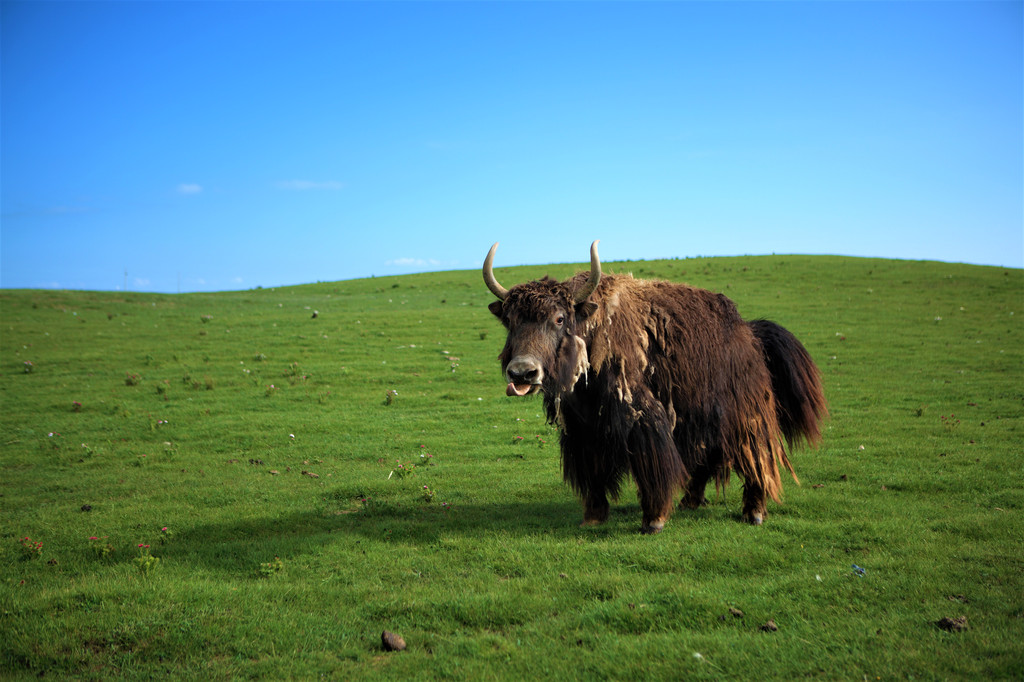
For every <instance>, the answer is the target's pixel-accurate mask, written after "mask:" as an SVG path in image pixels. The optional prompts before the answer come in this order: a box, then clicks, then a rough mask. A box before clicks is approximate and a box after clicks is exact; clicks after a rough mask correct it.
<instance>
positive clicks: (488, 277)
mask: <svg viewBox="0 0 1024 682" xmlns="http://www.w3.org/2000/svg"><path fill="white" fill-rule="evenodd" d="M497 250H498V242H494V246H492V247H491V250H490V251H488V252H487V258H484V284H486V285H487V288H488V289H490V290H491V293H492V294H494V295H495V296H497V297H498V298H499V299H500V300H502V301H504V300H505V297H507V296H508V289H506V288H505V287H503V286H501V285H500V284H498V280H496V279H495V278H494V267H493V266H494V252H495V251H497Z"/></svg>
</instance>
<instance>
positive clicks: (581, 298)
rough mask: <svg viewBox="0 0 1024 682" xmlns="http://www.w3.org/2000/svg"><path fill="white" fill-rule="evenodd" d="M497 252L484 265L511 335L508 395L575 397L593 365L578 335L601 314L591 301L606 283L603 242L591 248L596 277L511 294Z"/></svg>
mask: <svg viewBox="0 0 1024 682" xmlns="http://www.w3.org/2000/svg"><path fill="white" fill-rule="evenodd" d="M497 247H498V245H497V244H495V245H494V246H492V247H491V250H490V252H489V253H488V254H487V258H486V259H485V260H484V282H486V284H487V288H488V289H490V290H491V292H492V293H493V294H494V295H495V296H497V298H498V300H497V301H495V302H493V303H491V305H490V306H489V307H490V310H491V312H492V313H494V315H495V316H496V317H497V318H498V319H500V320H501V322H502V324H503V325H505V328H506V329H507V330H508V338H507V339H506V340H505V348H504V349H503V350H502V351H501V355H499V356H498V357H499V359H500V360H501V369H502V371H503V372H504V373H505V378H506V379H507V381H508V385H507V386H506V388H505V393H506V394H507V395H510V396H524V395H529V394H532V393H536V392H538V391H540V390H542V389H543V390H545V391H547V392H548V393H549V394H550V393H557V392H566V391H571V390H572V387H573V386H574V385H575V384H576V381H578V380H579V378H580V376H581V375H583V374H584V373H585V372H586V371H587V368H588V367H589V364H588V362H587V347H586V343H585V342H584V341H583V339H582V338H581V337H580V336H578V335H577V334H576V330H577V325H578V324H579V323H580V322H582V321H583V320H584V319H586V318H587V317H589V316H590V315H591V314H593V312H594V311H595V310H596V309H597V305H596V304H594V303H593V302H591V301H590V300H589V298H590V295H591V294H592V293H593V292H594V290H595V289H596V288H597V285H598V283H599V282H600V280H601V263H600V260H599V259H598V256H597V242H594V243H593V244H592V245H591V247H590V275H589V277H586V276H584V275H583V274H582V273H581V274H580V275H577V276H576V277H574V278H572V279H570V280H567V281H565V282H557V281H555V280H551V279H548V278H547V277H545V278H544V279H540V280H535V281H533V282H527V283H525V284H520V285H518V286H515V287H512V289H506V288H504V287H503V286H501V285H500V284H498V281H497V280H496V279H495V277H494V271H493V269H492V263H493V261H494V251H495V249H497Z"/></svg>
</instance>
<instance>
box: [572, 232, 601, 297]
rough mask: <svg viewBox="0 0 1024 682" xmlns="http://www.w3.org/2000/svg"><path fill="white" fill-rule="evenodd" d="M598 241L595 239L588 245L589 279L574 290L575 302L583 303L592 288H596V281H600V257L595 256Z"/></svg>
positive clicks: (592, 291) (592, 290) (591, 291)
mask: <svg viewBox="0 0 1024 682" xmlns="http://www.w3.org/2000/svg"><path fill="white" fill-rule="evenodd" d="M599 241H601V240H600V239H597V240H595V241H594V243H593V244H591V245H590V279H588V280H587V284H586V285H585V286H584V287H583V288H582V289H580V290H579V291H577V292H576V303H583V302H584V301H586V300H587V299H588V298H590V295H591V294H592V293H594V289H596V288H597V285H598V282H600V281H601V259H600V258H598V257H597V242H599Z"/></svg>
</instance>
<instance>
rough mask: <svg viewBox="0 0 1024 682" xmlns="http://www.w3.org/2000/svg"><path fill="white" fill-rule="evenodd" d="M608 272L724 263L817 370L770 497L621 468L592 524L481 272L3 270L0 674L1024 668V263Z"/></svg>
mask: <svg viewBox="0 0 1024 682" xmlns="http://www.w3.org/2000/svg"><path fill="white" fill-rule="evenodd" d="M580 267H582V266H571V265H561V266H549V267H543V268H541V267H532V268H509V269H499V270H498V277H499V278H500V279H501V280H502V281H503V282H504V283H506V284H511V283H514V282H516V281H522V280H525V279H528V278H532V277H536V276H540V275H543V274H551V275H552V276H558V277H562V276H565V275H568V274H570V273H571V272H573V271H575V270H576V269H578V268H580ZM605 269H606V271H615V272H625V271H631V272H633V273H634V274H635V275H636V276H638V277H659V278H665V279H672V280H680V281H688V282H690V283H691V284H695V285H698V286H704V287H707V288H709V289H712V290H717V291H722V292H724V293H726V294H727V295H729V296H730V297H732V298H733V299H734V300H735V301H736V302H737V304H738V306H739V308H740V310H741V312H742V313H743V314H744V316H745V317H748V318H753V317H768V318H770V319H773V320H775V321H777V322H779V323H781V324H783V325H784V326H786V327H788V328H789V329H791V330H792V331H793V332H794V333H795V334H796V335H797V336H798V337H799V338H800V339H801V340H802V341H803V342H804V344H805V345H806V346H807V348H808V349H809V351H810V352H811V354H812V355H813V356H814V358H815V360H816V361H817V363H818V364H819V366H820V367H821V369H822V371H823V374H824V379H825V385H826V391H827V395H828V398H829V401H830V407H831V412H832V416H831V419H830V420H829V422H828V423H827V425H826V428H825V440H824V444H823V445H822V447H821V448H819V449H818V450H816V451H806V450H803V451H798V452H797V453H796V454H795V456H793V458H792V459H793V462H794V465H795V467H796V470H797V473H798V475H799V476H800V479H801V483H802V485H800V486H797V485H796V484H795V483H793V482H792V481H789V482H788V484H787V485H786V492H785V500H784V504H782V505H774V504H770V505H769V514H770V515H769V517H768V519H767V520H766V522H765V525H764V526H763V527H760V528H756V527H750V526H747V525H744V524H742V523H740V522H739V520H738V519H739V511H740V509H739V507H740V485H739V481H737V480H734V481H733V485H731V486H729V487H728V488H727V489H726V490H725V492H724V493H723V494H720V495H718V496H717V497H713V498H712V499H713V501H712V504H711V505H710V506H708V507H706V508H704V509H701V510H699V511H697V512H678V511H677V512H676V514H675V515H674V516H673V517H672V519H671V520H670V521H669V523H668V525H667V526H666V528H665V531H664V532H663V533H661V534H660V535H657V536H653V537H646V536H640V535H639V534H638V533H637V530H638V528H639V523H640V511H639V505H638V504H637V500H636V497H635V494H634V493H632V492H629V493H628V494H626V495H624V496H623V497H622V498H621V499H620V500H619V501H618V503H616V504H613V508H612V516H611V519H610V521H609V522H608V523H607V524H606V525H604V526H601V527H598V528H586V529H580V528H578V527H577V526H576V524H577V523H578V521H579V520H580V518H581V508H580V505H579V504H578V502H577V501H576V500H575V499H574V498H573V496H572V494H571V492H570V491H569V490H568V489H567V487H566V486H564V485H563V484H562V483H561V475H560V470H559V463H558V457H559V455H558V445H557V435H556V433H555V432H554V431H553V429H552V428H551V427H550V426H548V425H547V424H545V422H544V420H543V417H542V416H541V412H542V408H541V402H540V399H539V398H527V399H513V398H508V397H506V396H505V395H504V387H505V384H504V382H503V381H502V378H501V376H500V370H499V367H498V363H497V360H496V356H497V354H498V352H499V350H500V348H501V345H502V343H503V340H504V339H503V333H502V329H501V327H500V325H499V323H498V322H497V321H496V320H495V319H494V318H493V317H492V316H491V315H490V313H489V312H488V311H487V308H486V304H487V303H489V302H490V301H491V295H490V294H489V293H488V292H487V291H486V289H485V288H484V286H483V283H482V282H481V279H480V275H479V273H478V272H476V271H468V272H445V273H435V274H426V275H416V276H406V277H396V278H376V279H368V280H358V281H349V282H337V283H321V284H312V285H306V286H297V287H286V288H277V289H264V290H254V291H245V292H237V293H218V294H188V295H173V296H172V295H149V294H137V293H95V292H70V291H11V290H6V291H0V330H2V333H0V567H2V574H3V579H2V583H0V676H2V677H14V678H18V677H24V678H29V677H33V678H34V677H37V676H44V675H45V676H46V677H57V678H66V677H70V678H82V679H100V678H109V677H112V676H115V677H124V678H151V677H174V678H195V679H228V678H235V677H265V678H273V679H281V678H313V677H320V676H324V677H327V678H329V679H352V678H354V677H360V678H366V679H374V678H379V679H436V678H440V679H445V678H448V679H554V678H558V679H581V680H599V679H659V678H660V679H719V678H737V679H790V678H796V677H811V678H824V679H858V680H860V679H871V680H875V679H883V680H889V679H958V678H959V679H981V678H988V679H1021V678H1022V677H1024V577H1022V576H1024V551H1022V544H1024V523H1022V520H1021V514H1022V511H1024V490H1022V485H1021V481H1022V479H1024V453H1022V451H1024V428H1022V417H1024V369H1022V368H1024V333H1022V319H1024V272H1022V271H1020V270H1007V269H1003V268H987V267H978V266H968V265H955V264H945V263H931V262H903V261H887V260H868V259H848V258H832V257H796V256H773V257H743V258H713V259H688V260H673V261H648V262H638V263H606V264H605ZM314 311H315V312H316V313H317V315H316V317H314V316H313V314H314ZM712 495H713V491H709V497H711V496H712ZM25 538H29V540H28V541H26V540H25ZM37 543H41V544H37ZM960 617H963V618H966V629H963V630H961V631H948V630H944V629H942V628H940V627H939V626H938V625H937V623H938V622H939V621H940V620H941V619H943V618H960ZM769 620H770V621H772V622H773V623H774V624H775V625H776V627H777V630H774V631H771V630H766V629H763V626H765V624H766V623H767V622H768V621H769ZM385 629H386V630H390V631H393V632H395V633H398V634H399V635H401V636H402V637H404V639H405V641H406V642H407V644H408V648H407V649H406V650H405V651H403V652H391V653H389V652H385V651H383V650H382V647H381V641H380V636H381V631H382V630H385Z"/></svg>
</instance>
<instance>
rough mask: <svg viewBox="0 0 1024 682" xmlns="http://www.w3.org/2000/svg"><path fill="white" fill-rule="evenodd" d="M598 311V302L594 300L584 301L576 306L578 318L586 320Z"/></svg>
mask: <svg viewBox="0 0 1024 682" xmlns="http://www.w3.org/2000/svg"><path fill="white" fill-rule="evenodd" d="M595 312H597V304H596V303H594V302H593V301H584V302H583V303H580V304H579V305H577V306H576V319H577V320H585V319H587V318H588V317H590V316H591V315H593V314H594V313H595Z"/></svg>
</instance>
